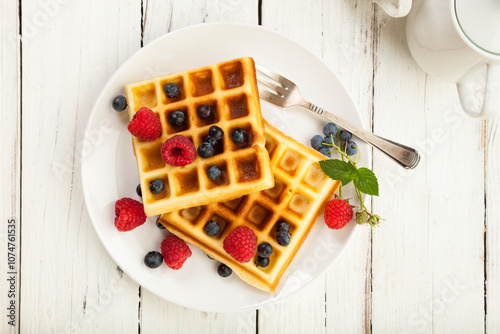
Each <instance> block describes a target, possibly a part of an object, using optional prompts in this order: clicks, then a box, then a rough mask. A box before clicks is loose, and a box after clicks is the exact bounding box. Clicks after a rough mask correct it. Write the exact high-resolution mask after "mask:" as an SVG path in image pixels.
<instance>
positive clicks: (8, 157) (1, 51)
mask: <svg viewBox="0 0 500 334" xmlns="http://www.w3.org/2000/svg"><path fill="white" fill-rule="evenodd" d="M0 15H1V18H0V39H1V40H2V43H0V75H1V78H0V96H2V99H1V100H0V115H1V122H0V132H1V133H2V134H3V135H2V140H1V141H0V157H1V161H2V168H1V170H0V188H1V189H2V191H1V192H0V219H1V221H2V225H3V227H2V230H1V233H0V250H1V251H0V253H1V254H2V256H1V257H0V268H2V275H3V276H2V278H1V279H0V291H1V295H2V298H0V301H1V305H2V309H3V310H4V311H3V314H4V317H3V319H2V321H1V322H0V332H1V333H16V332H17V330H18V326H19V322H18V321H19V292H20V286H19V278H20V270H19V263H20V261H19V257H20V252H19V246H20V238H21V236H20V232H21V229H20V224H21V220H20V200H19V198H20V188H19V186H20V159H21V156H20V144H21V143H20V137H21V132H20V128H19V126H18V124H19V122H20V109H19V105H18V96H19V95H18V94H19V89H18V86H19V83H20V76H19V74H20V73H19V65H20V64H19V59H18V56H19V47H20V44H19V43H18V31H19V15H18V7H17V2H15V1H8V2H2V4H1V5H0ZM9 273H13V274H9Z"/></svg>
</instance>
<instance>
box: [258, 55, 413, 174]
mask: <svg viewBox="0 0 500 334" xmlns="http://www.w3.org/2000/svg"><path fill="white" fill-rule="evenodd" d="M255 67H256V69H257V80H258V82H259V83H261V84H264V85H266V86H267V87H269V88H270V89H272V90H273V91H275V92H276V93H277V94H275V93H272V92H270V91H267V90H263V89H260V90H259V95H260V97H261V98H262V99H263V100H265V101H268V102H270V103H272V104H275V105H277V106H279V107H283V108H288V107H292V106H301V107H304V108H307V109H309V110H311V111H313V112H315V113H316V114H318V115H321V116H323V117H324V118H326V119H327V120H329V121H331V122H333V123H335V124H336V125H338V126H340V127H341V128H343V129H345V130H347V131H349V132H351V133H352V134H353V135H355V136H357V137H358V138H360V139H361V140H363V141H364V142H366V143H368V144H370V145H372V146H373V147H376V148H378V149H379V150H380V151H382V152H383V153H385V154H386V155H388V156H389V157H390V158H392V159H394V160H395V161H396V162H397V163H399V164H400V165H401V166H403V167H404V168H407V169H413V168H415V167H417V165H418V163H419V161H420V154H419V153H418V152H417V150H415V149H413V148H411V147H408V146H405V145H402V144H399V143H396V142H394V141H392V140H389V139H385V138H382V137H380V136H377V135H375V134H373V133H371V132H369V131H366V130H363V129H362V128H360V127H358V126H356V125H354V124H351V123H349V122H347V121H346V120H344V119H342V118H340V117H338V116H336V115H334V114H332V113H331V112H328V111H326V110H325V109H323V108H320V107H318V106H317V105H315V104H313V103H311V102H308V101H307V100H305V99H304V98H303V97H302V94H300V92H299V88H298V87H297V85H296V84H294V83H293V82H292V81H290V80H289V79H287V78H285V77H283V76H282V75H279V74H278V73H276V72H274V71H271V70H269V69H267V68H265V67H262V66H260V65H256V66H255Z"/></svg>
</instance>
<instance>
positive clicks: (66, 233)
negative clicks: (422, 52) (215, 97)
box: [0, 0, 500, 333]
mask: <svg viewBox="0 0 500 334" xmlns="http://www.w3.org/2000/svg"><path fill="white" fill-rule="evenodd" d="M0 15H1V17H0V32H1V45H0V74H1V81H0V93H1V100H0V112H1V118H0V132H1V134H2V140H1V141H0V152H1V171H0V186H1V189H2V191H1V199H0V219H1V222H2V225H3V227H2V228H1V229H0V235H1V239H0V254H1V256H0V268H1V272H2V275H3V277H2V278H1V279H0V296H1V298H0V301H1V304H0V309H2V310H3V311H2V313H1V314H2V317H1V319H2V320H1V321H0V332H1V333H11V332H19V333H31V332H35V333H65V332H66V333H138V332H139V333H160V332H164V333H236V332H238V333H299V332H300V333H313V332H314V333H334V332H340V333H361V332H374V333H431V332H436V333H483V332H484V333H486V332H487V333H495V332H496V333H498V332H500V226H499V224H498V222H499V220H500V209H499V208H500V206H499V197H500V187H499V185H500V173H499V168H498V165H499V163H500V159H499V156H500V154H499V153H500V138H498V132H499V122H498V120H496V121H483V122H482V121H477V120H472V119H469V118H466V117H465V116H464V115H463V113H462V111H461V108H460V105H459V102H458V98H457V94H456V91H455V87H454V85H453V84H451V83H442V82H438V81H436V80H435V79H433V78H431V77H428V76H426V74H425V73H424V72H422V71H421V70H420V69H419V68H418V66H417V65H416V63H415V62H414V61H413V60H412V58H411V56H410V54H409V51H408V49H407V46H406V42H405V32H404V27H405V20H404V19H400V20H396V19H391V18H389V17H388V16H387V15H385V14H384V13H383V12H382V11H381V10H380V9H379V8H377V7H376V6H374V5H373V4H372V2H371V1H369V0H359V1H352V0H321V1H320V0H317V1H304V0H260V1H258V0H217V1H215V0H213V1H201V0H191V1H190V0H162V1H159V0H157V1H154V0H108V1H97V0H88V1H78V2H77V1H68V0H43V1H35V0H17V1H16V0H2V1H1V2H0ZM215 21H235V22H245V23H250V24H256V25H257V24H261V25H262V26H264V27H267V28H270V29H273V30H276V31H278V32H281V33H283V34H285V35H287V36H289V37H291V38H292V39H294V40H296V41H298V42H299V43H301V44H302V45H304V46H305V47H307V48H308V49H310V50H312V51H313V52H314V53H315V54H317V55H319V56H320V57H322V58H323V59H324V61H325V62H326V63H327V64H328V65H329V66H330V67H331V68H332V70H333V71H334V72H335V73H336V74H337V75H338V76H339V78H340V79H341V80H342V82H343V83H344V84H345V85H346V87H347V89H348V90H349V91H350V94H351V95H352V97H353V98H354V100H355V102H356V103H357V105H358V106H359V110H360V111H361V113H362V116H363V118H364V119H365V121H366V122H367V124H370V126H371V128H372V129H373V131H374V132H376V133H378V134H380V135H383V136H385V137H388V138H392V139H394V140H396V141H399V142H402V143H406V144H408V145H412V146H414V147H416V148H417V149H419V150H420V152H421V153H422V155H423V160H422V161H421V163H420V166H419V167H418V168H417V169H416V170H414V171H405V170H403V169H402V168H400V167H399V166H397V165H396V164H395V163H393V162H392V161H390V160H389V159H387V158H386V157H385V156H383V155H382V154H380V153H378V152H374V154H373V169H374V170H375V172H376V174H377V175H378V177H379V181H380V189H381V191H380V197H378V198H374V199H373V201H372V203H371V205H372V207H373V210H374V211H376V212H377V213H379V214H380V215H381V216H383V217H384V218H386V219H387V220H386V221H385V222H383V224H382V226H381V227H380V228H377V229H375V230H373V231H372V230H370V228H368V227H361V228H358V231H357V233H356V236H355V238H354V240H352V242H351V243H350V244H349V245H348V247H347V249H346V250H345V252H344V253H343V254H342V256H341V258H340V259H339V260H338V261H337V262H336V263H335V264H334V265H333V266H332V267H331V269H330V270H329V271H328V273H327V274H326V275H324V276H323V277H320V278H318V279H317V280H315V281H314V282H313V283H312V284H310V285H308V286H307V287H306V288H305V289H303V290H301V291H300V292H299V293H297V294H295V295H293V296H291V297H289V298H287V299H286V300H285V301H284V302H281V303H277V304H270V305H269V306H266V307H264V308H262V309H260V310H257V311H249V312H242V313H227V314H223V313H205V312H199V311H195V310H191V309H186V308H183V307H179V306H177V305H175V304H172V303H169V302H167V301H165V300H162V299H159V298H158V297H156V296H155V295H152V294H151V293H149V292H148V291H147V290H145V289H143V288H141V286H139V285H138V284H137V283H135V282H134V281H133V280H131V279H130V278H129V277H128V276H127V275H126V274H124V273H123V272H122V271H121V270H120V268H118V267H117V266H116V264H115V263H114V262H113V260H112V259H111V258H110V257H109V256H108V254H107V253H106V251H105V250H104V247H103V245H102V244H101V242H100V240H99V239H98V237H97V235H96V233H95V231H94V228H93V227H92V224H91V222H90V220H89V217H88V214H87V211H86V208H85V204H84V201H83V195H82V186H81V179H80V161H81V156H80V154H79V153H78V149H79V147H80V145H81V141H82V137H83V133H84V127H85V124H86V122H87V119H88V116H89V114H90V110H91V107H92V104H93V103H94V100H95V99H96V97H97V96H98V94H99V92H100V90H101V89H102V87H103V86H104V84H105V82H106V81H107V80H108V78H109V77H110V75H111V74H112V73H113V72H114V71H115V70H116V69H117V68H118V66H119V65H120V64H121V63H122V62H124V61H125V60H126V59H127V58H128V57H129V56H131V55H132V54H133V53H134V52H135V51H137V50H139V49H140V48H141V47H142V46H143V45H146V44H148V43H150V42H151V41H152V40H154V39H155V38H157V37H159V36H161V35H163V34H166V33H168V32H170V31H173V30H176V29H179V28H182V27H185V26H188V25H192V24H197V23H201V22H215ZM9 222H11V223H12V222H15V223H14V224H10V225H14V226H15V242H14V243H15V246H16V249H15V251H14V252H11V253H14V254H15V261H14V267H12V268H9V252H10V251H9V249H8V247H9V244H8V242H9V236H10V235H12V233H9V231H8V229H9ZM11 230H12V229H11ZM11 232H12V231H11ZM10 239H11V240H12V239H14V238H12V237H10ZM11 260H12V259H11ZM10 272H15V274H9V273H10ZM11 276H12V277H11ZM9 278H13V280H11V281H8V279H9ZM10 282H12V283H14V284H13V285H12V286H11V284H10ZM11 292H13V294H11ZM11 303H14V304H15V311H13V312H11V311H10V310H8V309H7V308H8V307H9V306H10V305H11ZM10 314H14V315H15V322H14V323H15V326H12V325H10V324H9V323H8V322H9V321H11V319H10V318H9V317H8V316H9V315H10Z"/></svg>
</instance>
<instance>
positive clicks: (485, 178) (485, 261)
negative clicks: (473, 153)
mask: <svg viewBox="0 0 500 334" xmlns="http://www.w3.org/2000/svg"><path fill="white" fill-rule="evenodd" d="M483 127H484V128H485V130H486V131H482V137H483V138H482V143H483V145H484V166H483V173H484V176H483V182H484V185H483V196H484V231H483V267H484V273H483V279H484V284H483V293H484V297H483V298H484V306H483V307H484V334H486V331H487V325H488V322H487V320H488V308H487V300H488V298H487V293H488V291H487V280H488V249H487V247H488V242H487V237H488V235H487V233H488V215H487V213H488V206H487V204H488V203H487V200H488V199H487V198H488V197H487V194H486V192H487V189H488V182H487V181H488V172H487V166H488V156H489V154H488V153H489V151H488V145H486V144H485V143H486V142H487V139H488V134H489V131H488V127H487V126H486V121H483Z"/></svg>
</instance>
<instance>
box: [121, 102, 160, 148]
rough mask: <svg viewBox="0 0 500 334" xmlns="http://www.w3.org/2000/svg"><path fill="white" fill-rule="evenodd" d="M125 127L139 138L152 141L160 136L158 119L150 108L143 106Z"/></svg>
mask: <svg viewBox="0 0 500 334" xmlns="http://www.w3.org/2000/svg"><path fill="white" fill-rule="evenodd" d="M127 129H128V131H129V132H130V133H131V134H132V135H133V136H136V137H137V138H139V139H141V140H146V141H154V140H155V139H156V138H158V137H160V136H161V122H160V120H159V119H158V117H157V116H156V115H155V113H154V112H153V111H152V110H150V109H148V108H145V107H144V108H141V109H139V111H137V112H136V113H135V115H134V117H133V118H132V120H131V121H130V123H129V124H128V127H127Z"/></svg>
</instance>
